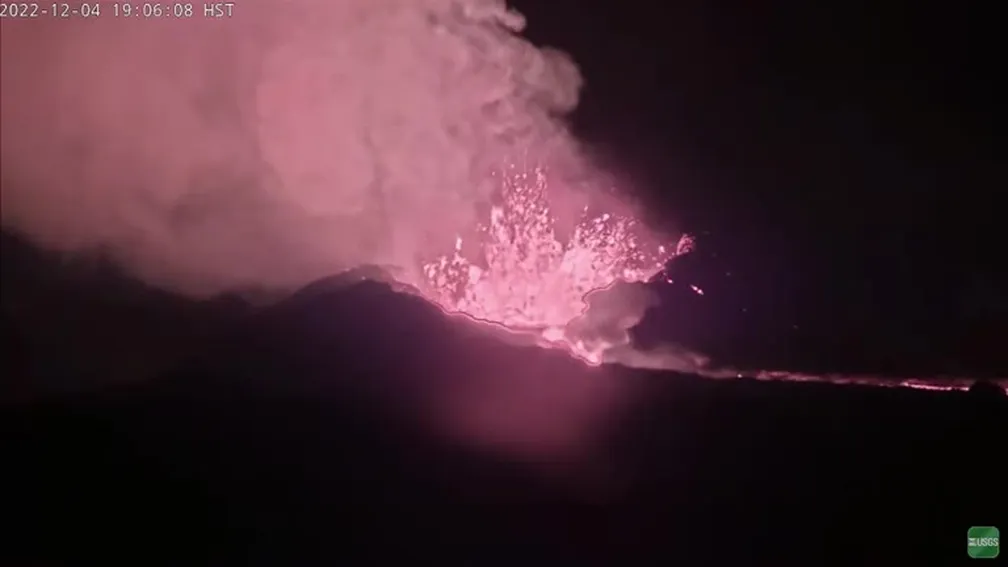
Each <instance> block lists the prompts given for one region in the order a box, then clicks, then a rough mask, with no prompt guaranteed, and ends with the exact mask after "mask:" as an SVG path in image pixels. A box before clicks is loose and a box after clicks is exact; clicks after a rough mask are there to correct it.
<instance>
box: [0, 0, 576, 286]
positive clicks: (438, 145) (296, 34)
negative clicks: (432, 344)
mask: <svg viewBox="0 0 1008 567" xmlns="http://www.w3.org/2000/svg"><path fill="white" fill-rule="evenodd" d="M265 4H266V3H247V4H240V5H237V6H235V8H234V12H233V16H232V17H231V18H225V19H204V18H202V17H200V15H197V17H194V18H192V19H190V20H186V21H151V20H143V19H130V20H125V19H122V18H120V19H116V18H115V17H113V15H112V14H111V13H108V11H109V10H110V7H109V6H105V7H104V8H105V12H106V13H103V14H102V16H101V17H100V18H91V19H89V20H75V21H59V20H35V21H13V20H5V21H4V22H3V23H2V24H0V25H2V30H0V42H2V43H0V55H2V61H0V73H2V76H0V165H2V168H0V170H2V186H0V189H2V207H0V210H2V221H3V226H4V228H5V229H8V230H13V231H16V232H19V233H21V234H23V235H25V236H27V237H28V238H30V239H31V240H33V241H34V242H35V243H37V244H39V245H40V246H42V247H45V248H48V249H52V250H57V251H61V252H69V253H76V252H93V251H96V250H97V251H100V252H102V253H104V254H107V255H108V256H110V257H111V258H112V259H114V260H115V261H116V262H117V263H119V264H120V265H121V266H122V267H124V268H125V269H126V270H128V271H129V272H130V273H131V274H133V275H134V276H136V277H139V278H141V279H143V280H145V281H147V282H149V283H152V284H155V285H158V286H160V287H165V288H168V289H171V290H174V291H178V292H182V293H186V294H189V295H193V296H208V295H213V294H216V293H220V292H223V291H234V290H247V289H271V290H281V291H285V290H292V289H295V288H297V287H300V286H302V285H304V284H306V283H308V282H310V281H313V280H315V279H317V278H319V277H323V276H326V275H329V274H332V273H335V272H339V271H342V270H346V269H350V268H353V267H355V266H359V265H364V264H382V265H391V266H394V267H396V268H398V269H400V270H402V271H403V273H404V274H405V275H404V276H403V277H404V278H409V277H410V276H411V274H412V270H414V269H415V268H416V266H417V263H418V260H419V259H420V257H423V256H425V255H426V256H429V255H431V254H440V253H443V252H446V251H448V250H450V246H451V242H452V240H453V238H454V236H455V235H456V234H458V233H461V232H464V231H466V230H468V229H470V228H471V227H473V226H475V224H476V221H477V216H478V213H479V207H480V206H481V205H482V204H484V203H485V202H486V201H487V200H488V198H489V194H490V192H491V191H492V189H493V186H492V182H493V178H492V177H491V176H490V175H489V172H490V171H491V170H492V169H494V168H498V167H501V166H502V165H504V164H505V163H507V162H508V161H510V160H513V159H516V158H519V157H520V156H525V155H534V156H535V157H536V159H539V160H552V161H553V162H554V163H556V164H560V169H561V170H563V171H564V172H565V173H563V175H568V176H571V177H572V178H575V177H577V176H583V175H586V172H587V168H586V167H585V165H584V162H583V160H582V159H581V157H580V152H579V149H578V148H577V144H576V142H575V141H574V140H573V139H572V138H571V137H570V136H569V134H568V133H567V131H566V130H565V128H564V126H563V122H562V117H563V116H564V115H565V114H566V113H569V112H570V111H571V110H573V108H574V107H575V106H576V104H577V97H578V91H579V87H580V84H581V77H580V75H579V72H578V70H577V68H576V66H575V65H574V64H573V63H572V61H571V60H570V59H569V58H568V57H567V56H565V55H564V54H563V53H560V52H557V51H553V50H549V49H540V48H537V47H535V46H533V45H532V44H530V43H529V42H527V41H525V40H524V39H522V38H521V37H520V36H519V35H518V32H520V30H521V28H522V26H523V25H524V21H523V19H522V17H521V16H520V15H518V14H516V13H514V12H512V11H509V10H508V9H507V8H506V6H505V4H504V3H503V2H500V1H496V0H353V1H345V2H321V1H312V0H296V1H287V2H277V3H269V5H268V6H267V5H265ZM556 170H557V168H556V167H554V171H556ZM573 206H574V205H572V207H573Z"/></svg>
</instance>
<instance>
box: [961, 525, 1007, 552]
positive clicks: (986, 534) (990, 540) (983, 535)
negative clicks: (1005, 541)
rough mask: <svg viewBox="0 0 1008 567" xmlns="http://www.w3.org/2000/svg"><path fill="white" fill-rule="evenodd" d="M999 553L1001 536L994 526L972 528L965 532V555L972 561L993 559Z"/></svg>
mask: <svg viewBox="0 0 1008 567" xmlns="http://www.w3.org/2000/svg"><path fill="white" fill-rule="evenodd" d="M1000 552H1001V534H1000V532H998V529H997V528H995V527H994V526H973V527H972V528H970V529H969V531H968V532H966V553H968V554H969V556H970V557H972V558H973V559H994V558H995V557H997V556H998V554H999V553H1000Z"/></svg>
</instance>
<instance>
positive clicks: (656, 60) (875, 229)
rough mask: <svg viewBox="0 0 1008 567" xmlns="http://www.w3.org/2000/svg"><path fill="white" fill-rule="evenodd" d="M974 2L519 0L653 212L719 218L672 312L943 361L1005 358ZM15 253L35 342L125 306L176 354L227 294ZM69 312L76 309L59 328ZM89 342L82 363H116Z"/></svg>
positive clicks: (991, 39) (693, 227)
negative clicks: (700, 293)
mask: <svg viewBox="0 0 1008 567" xmlns="http://www.w3.org/2000/svg"><path fill="white" fill-rule="evenodd" d="M973 4H977V3H973ZM973 4H956V5H951V4H947V5H944V6H931V5H928V4H927V3H924V4H921V3H910V2H904V1H901V2H887V3H885V4H884V5H881V4H879V3H874V2H849V1H845V2H840V1H837V0H828V1H826V2H800V1H797V0H775V1H774V2H772V3H766V2H764V3H759V5H754V4H753V3H749V2H740V1H735V2H727V1H723V0H720V1H717V2H709V1H704V2H701V1H698V0H687V1H680V2H641V1H637V0H624V1H621V2H599V1H596V2H586V1H583V0H582V1H576V0H551V1H549V2H534V1H532V0H522V1H519V2H515V5H516V6H517V8H518V9H519V10H520V11H521V12H523V13H524V14H526V15H527V17H528V20H529V27H528V30H527V35H528V36H529V37H530V38H532V39H533V40H534V41H535V42H537V43H540V44H545V45H553V46H557V47H559V48H561V49H564V50H566V51H568V52H570V53H571V54H572V55H573V56H574V58H575V60H576V61H577V62H578V64H579V66H580V67H581V69H582V72H583V74H584V76H585V79H586V88H585V90H584V93H583V99H582V103H581V106H580V107H579V109H578V110H577V112H576V114H575V115H574V117H573V122H574V128H575V130H576V131H577V132H578V133H579V134H580V135H582V136H583V137H584V138H585V139H587V140H589V141H591V142H593V143H594V144H595V145H596V149H597V151H598V152H599V153H600V155H601V156H602V157H603V158H604V159H605V160H607V161H609V162H610V163H611V164H612V165H613V166H614V167H616V168H617V169H618V170H620V171H622V172H625V173H627V174H628V175H629V176H630V177H631V178H632V179H633V180H634V181H633V184H634V188H635V190H637V191H639V192H641V194H643V195H646V196H647V198H648V200H649V201H650V202H651V203H652V204H653V205H655V211H656V212H655V216H656V217H660V218H661V219H663V220H665V221H671V222H674V223H675V224H676V225H677V226H679V227H681V228H683V229H685V230H688V231H692V232H696V233H697V234H699V235H700V236H701V240H700V251H699V253H698V254H697V255H696V257H695V258H692V259H690V260H689V261H688V262H684V264H683V265H682V266H680V267H679V268H678V269H679V270H680V271H681V272H682V274H683V276H684V278H686V279H689V281H695V282H697V283H698V284H702V286H703V287H704V288H705V289H707V290H708V294H707V296H706V297H707V298H711V299H710V300H708V301H707V302H706V304H696V302H694V304H690V305H677V306H675V308H676V309H681V310H685V312H686V313H687V314H690V315H691V316H692V317H693V319H692V322H693V324H692V326H691V328H690V329H689V330H688V332H687V331H685V330H683V329H681V328H678V329H673V330H671V331H669V332H671V333H672V334H673V335H676V336H684V335H692V338H693V339H695V340H696V341H697V342H699V343H701V344H704V345H706V347H707V348H711V349H714V350H717V349H719V348H720V349H721V350H724V349H729V350H730V349H732V348H737V347H738V345H740V344H743V343H747V342H748V343H750V346H749V347H747V350H748V351H758V350H760V349H768V352H771V354H769V355H767V357H769V358H770V359H773V358H774V357H775V356H777V357H784V356H795V355H796V353H797V352H798V351H802V352H812V351H814V352H816V353H818V354H816V355H815V356H813V358H817V359H820V362H821V359H822V358H824V357H825V358H830V357H832V359H833V360H837V359H838V357H839V358H842V357H843V356H845V354H844V353H848V354H849V353H852V352H860V351H863V350H865V349H867V348H868V346H867V345H866V344H864V343H865V342H868V343H873V345H872V346H871V348H874V349H875V351H877V352H878V353H881V354H876V355H874V357H875V359H882V358H886V352H888V350H887V349H889V348H890V346H891V345H896V346H892V348H899V349H902V350H900V352H901V353H905V354H906V356H912V355H914V353H918V354H919V353H924V352H927V353H929V356H930V358H928V362H927V364H925V366H927V365H930V368H934V369H938V370H939V371H950V370H955V369H957V368H962V369H967V370H971V369H972V370H975V371H988V372H995V373H997V372H999V371H1004V370H1008V361H1006V360H1005V359H1004V355H1003V354H1002V353H1000V349H999V348H997V347H996V345H997V344H1003V340H1002V339H1008V331H1006V329H1008V313H1006V312H1005V309H1006V307H1005V305H1006V303H1008V299H1006V296H1008V285H1006V279H1005V270H1004V264H1005V262H1004V261H1003V260H1002V258H1001V256H1003V254H1001V255H1000V256H999V248H1001V247H1002V246H1003V244H1004V243H1005V241H1006V239H1005V238H1004V236H1003V233H1002V232H1001V231H1000V230H999V229H998V221H999V220H1000V214H999V207H998V202H999V199H1000V197H1001V195H1000V193H1001V192H1002V191H1003V190H1004V188H1005V187H1006V184H1005V176H1004V167H1003V160H1002V156H1001V153H1000V151H999V150H1000V138H1001V137H1002V132H1003V130H1002V126H1003V120H1002V119H1001V116H1000V115H998V114H997V113H996V109H995V101H998V100H1003V96H1001V94H1000V93H999V90H998V87H997V86H996V83H997V81H996V75H997V70H998V67H997V65H995V61H994V60H995V53H997V52H998V51H999V50H998V49H997V46H998V45H999V44H1000V43H1001V40H1000V38H999V35H998V33H996V32H997V31H998V30H996V29H995V25H996V24H997V23H998V21H999V20H997V19H996V18H994V17H993V15H992V14H991V13H983V12H982V11H981V9H979V8H976V7H975V6H974V5H973ZM985 10H987V12H991V11H993V8H990V9H985ZM4 256H5V264H8V259H9V260H11V263H10V264H8V265H7V266H5V269H4V276H3V277H4V280H3V284H4V305H5V309H4V317H5V327H6V329H5V333H8V334H9V336H11V337H13V336H15V335H16V336H18V337H19V339H18V340H20V341H22V344H31V345H34V346H32V347H31V349H28V350H31V351H32V352H35V353H36V354H35V355H33V356H42V355H41V354H39V353H47V354H48V353H54V352H55V353H65V352H70V351H81V352H84V351H87V352H89V354H87V355H86V357H85V358H88V359H94V360H101V359H102V358H103V357H107V356H108V355H106V354H102V352H97V351H94V350H92V349H89V348H85V347H82V346H81V345H82V344H87V341H88V340H89V337H88V336H89V335H90V334H91V333H89V332H88V331H87V329H88V328H89V327H90V324H89V323H87V321H93V318H94V317H109V318H110V319H109V320H122V321H124V322H125V323H124V325H123V326H122V328H123V329H126V330H124V331H119V332H117V333H116V332H113V333H112V334H114V335H116V336H117V337H118V338H116V339H115V340H113V341H112V342H113V343H116V341H119V344H120V347H119V348H117V350H118V351H120V352H121V351H124V350H129V351H130V352H132V353H134V354H133V356H134V357H136V358H140V359H143V360H157V359H158V356H157V355H155V354H151V353H152V352H154V351H161V350H165V349H167V350H172V347H166V346H165V345H166V344H190V343H192V342H193V341H196V339H194V338H192V337H194V336H202V335H199V334H198V333H196V332H195V329H206V328H209V327H210V326H212V325H210V326H208V325H207V324H205V322H204V321H205V320H209V319H203V318H205V317H210V318H211V319H212V318H213V316H216V315H213V314H217V313H220V312H221V311H220V310H221V309H224V311H227V309H229V308H230V307H227V308H225V307H221V306H219V305H217V304H215V305H213V306H209V307H208V306H205V305H199V306H194V305H189V304H185V303H184V302H181V300H175V299H168V298H167V297H166V296H162V295H159V294H157V293H155V292H148V291H143V292H141V291H137V289H139V286H132V287H131V285H127V284H123V286H125V287H116V288H111V289H110V288H108V286H103V285H93V284H92V285H91V287H87V286H81V285H79V284H78V283H77V282H78V281H79V279H80V278H79V277H78V276H73V277H71V278H69V279H67V278H65V277H63V276H60V277H56V276H53V275H52V273H51V271H50V270H49V267H46V269H40V268H38V266H40V265H46V266H49V265H48V264H46V263H45V262H42V263H41V264H39V262H37V258H35V257H33V256H32V255H31V253H29V252H28V251H27V249H26V248H25V247H24V246H23V245H22V244H20V243H17V242H15V241H12V240H10V239H9V238H8V237H7V236H5V248H4ZM28 266H33V267H31V268H29V267H28ZM728 274H731V275H730V276H729V275H728ZM89 277H91V276H89ZM105 277H106V276H101V278H105ZM75 278H76V279H75ZM84 279H87V278H84ZM92 280H93V278H92ZM103 281H104V280H103ZM39 282H46V283H45V285H41V284H39ZM125 288H130V290H125ZM99 290H100V291H99ZM96 297H98V298H99V299H95V298H96ZM181 305H189V306H188V307H186V308H181V307H180V306H181ZM12 306H14V307H12ZM12 309H16V310H18V311H19V312H20V313H22V315H19V316H17V317H15V316H13V315H11V313H12V312H13V311H12ZM25 312H27V313H29V315H27V316H26V315H23V313H25ZM53 313H58V314H59V317H60V318H61V320H70V321H71V322H70V323H61V325H60V326H59V328H57V329H54V328H53V326H52V325H50V324H48V323H47V321H49V320H51V319H52V318H53V317H55V316H56V315H54V314H53ZM110 313H111V315H109V314H110ZM743 313H744V314H745V315H742V314H743ZM68 314H76V315H73V316H69V315H68ZM73 320H76V321H77V322H76V323H74V322H72V321H73ZM658 326H659V327H660V325H658ZM768 329H770V330H769V331H768ZM799 330H800V333H798V332H797V331H799ZM166 336H170V337H173V338H172V339H171V340H167V339H165V338H164V337H166ZM769 336H772V338H766V337H769ZM124 337H128V338H124ZM754 337H762V338H761V339H760V340H759V341H757V340H756V339H755V338H754ZM91 339H93V337H91ZM82 341H83V342H82ZM122 341H126V342H125V343H123V342H122ZM754 341H755V342H754ZM768 341H769V342H768ZM859 341H860V342H859ZM880 341H882V342H884V341H890V343H891V344H890V343H886V345H889V346H878V344H877V343H879V342H880ZM105 342H106V343H107V342H108V341H105ZM770 342H773V343H774V345H775V346H770V344H769V343H770ZM718 343H720V344H718ZM123 344H129V345H130V348H129V349H124V348H121V345H123ZM752 345H756V346H752ZM179 348H181V347H179ZM738 348H741V347H738ZM145 349H146V350H145ZM61 356H62V354H60V355H57V356H55V357H52V356H45V358H48V359H55V360H60V357H61ZM80 356H84V355H72V356H71V355H67V356H66V357H64V358H67V359H68V360H69V359H73V360H75V361H78V362H74V363H67V366H69V367H75V365H76V366H83V367H87V368H88V369H89V370H88V371H89V372H99V373H100V372H107V371H108V370H107V368H108V365H107V364H98V365H97V366H95V364H97V363H93V362H92V363H84V362H79V360H82V359H80ZM858 356H860V354H859V355H858ZM75 357H76V358H75ZM756 358H757V359H758V358H759V357H758V356H757V357H756ZM869 358H872V357H869ZM52 364H55V363H52ZM89 364H90V366H88V365H89ZM117 364H118V362H117V363H116V364H113V366H115V365H117ZM56 365H57V366H58V364H56ZM141 366H142V364H141ZM841 366H842V365H841ZM855 366H856V365H855ZM130 368H133V367H132V366H130ZM122 372H127V373H128V372H132V370H130V371H122Z"/></svg>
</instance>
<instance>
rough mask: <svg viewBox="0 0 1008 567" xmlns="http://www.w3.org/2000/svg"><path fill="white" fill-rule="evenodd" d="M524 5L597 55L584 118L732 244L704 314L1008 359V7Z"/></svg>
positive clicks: (949, 360) (664, 200)
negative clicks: (1000, 29)
mask: <svg viewBox="0 0 1008 567" xmlns="http://www.w3.org/2000/svg"><path fill="white" fill-rule="evenodd" d="M518 5H519V7H520V9H521V10H522V11H523V12H525V13H526V14H528V16H529V21H530V26H529V35H530V36H532V37H533V38H534V39H535V40H536V41H540V42H543V43H548V44H555V45H558V46H560V47H561V48H563V49H565V50H568V51H570V52H572V53H573V54H574V56H575V58H576V60H577V61H578V62H579V63H580V65H581V68H582V70H583V72H584V74H585V76H586V81H587V88H586V89H585V95H584V99H583V102H582V105H581V107H580V108H579V110H578V113H577V115H576V117H575V125H576V128H577V129H578V130H579V131H580V132H582V133H583V135H584V136H585V137H587V138H589V139H591V140H593V141H596V142H598V143H599V144H601V145H602V146H603V147H604V148H605V149H606V151H607V152H611V153H612V154H613V159H614V160H615V161H617V162H618V163H619V164H620V166H622V167H625V168H628V169H629V171H630V172H631V173H632V174H634V175H636V176H637V177H638V181H639V184H638V189H640V188H643V190H645V191H647V192H648V193H649V194H650V195H652V196H653V202H654V203H656V204H659V205H660V206H661V207H662V208H664V209H667V210H668V211H669V215H670V216H671V217H674V218H676V219H678V220H679V222H681V223H683V226H684V228H686V229H687V230H692V231H696V232H697V233H700V234H702V235H706V236H705V238H702V239H701V246H703V244H704V243H706V244H707V252H708V253H713V254H718V255H719V256H720V259H718V260H712V259H711V258H709V257H707V258H705V259H704V260H703V261H702V262H700V261H698V264H702V265H698V266H696V268H695V269H696V272H695V273H692V276H693V277H695V278H698V279H701V280H704V279H705V280H708V281H707V282H706V283H707V285H708V286H711V287H714V288H717V287H719V286H720V287H721V289H722V291H723V292H724V293H723V294H722V296H721V297H719V301H720V305H719V306H717V307H711V308H710V309H712V310H713V311H715V312H716V314H714V316H713V317H710V316H709V317H701V319H704V320H705V323H704V325H708V326H711V328H710V329H709V331H708V333H709V334H711V335H717V336H718V337H720V338H721V340H722V341H723V340H724V339H725V337H727V336H728V335H731V334H732V333H733V332H737V331H738V329H736V328H733V327H737V326H739V325H740V321H739V319H738V318H737V317H736V316H734V315H732V314H731V313H729V312H731V311H733V310H736V309H742V308H744V307H746V306H747V307H748V308H749V309H748V311H749V312H750V313H752V312H753V311H761V313H762V314H761V315H759V316H757V317H758V318H759V320H758V321H749V322H747V323H743V324H742V325H743V326H747V327H752V326H756V327H759V326H763V327H775V328H788V327H791V326H792V325H799V326H802V327H803V328H804V329H805V330H807V331H808V333H810V334H811V335H812V336H816V339H814V340H813V342H819V343H822V342H836V346H837V348H840V345H841V344H845V345H847V346H845V347H843V348H846V349H847V350H851V349H852V348H855V349H862V350H865V349H869V348H871V346H870V345H862V346H857V345H856V343H857V341H858V340H868V342H875V343H880V342H896V343H899V344H901V345H902V348H905V349H906V350H907V351H908V355H912V354H913V353H924V352H930V353H934V352H939V351H940V352H941V353H942V354H941V355H938V357H939V358H942V359H943V362H942V363H941V364H942V365H946V364H947V365H949V366H950V367H956V366H959V365H960V364H962V365H965V366H968V367H984V366H986V367H993V366H996V367H998V368H1001V369H1003V368H1004V362H1005V361H1004V359H1003V358H998V359H997V361H996V362H995V361H994V360H993V359H991V358H989V356H990V354H989V353H990V350H991V346H992V345H996V344H998V343H999V342H1003V340H1005V339H1008V321H1006V313H1005V305H1006V290H1008V280H1006V278H1005V276H1006V274H1005V269H1004V267H1005V262H1004V261H1003V259H1002V257H1003V246H1004V243H1005V242H1006V238H1005V237H1004V235H1003V232H1002V230H1001V229H1000V228H999V224H1000V223H999V221H1000V220H1001V216H1000V214H999V212H998V207H997V204H996V203H997V202H998V194H999V193H1000V192H1001V191H1002V190H1003V188H1004V187H1005V186H1006V179H1005V175H1004V167H1003V157H1002V154H1001V152H1000V148H1001V143H1000V142H1001V140H1002V138H1003V135H1002V132H1003V129H1002V126H1003V124H1004V123H1003V119H1002V117H1001V116H1000V115H999V114H998V113H997V109H996V108H995V101H997V100H1000V99H1002V98H1003V97H1002V96H1000V95H999V87H998V86H997V85H996V84H995V83H996V82H997V81H996V78H995V75H996V69H997V65H996V64H995V61H994V58H995V56H994V54H995V53H997V52H998V51H999V49H998V48H997V46H998V45H999V44H1000V43H1001V40H1000V39H998V38H999V36H998V34H997V33H996V30H995V29H994V22H995V21H996V19H995V18H993V16H992V14H990V13H987V12H985V11H984V10H985V9H982V8H980V7H979V5H978V4H976V3H970V4H963V5H956V6H955V7H952V6H949V5H942V6H939V5H929V4H920V3H911V2H887V3H885V4H879V3H875V2H836V1H832V0H830V1H827V2H815V3H808V2H798V1H789V0H777V1H775V2H772V3H761V4H760V5H758V6H756V5H752V4H751V3H743V2H726V1H716V2H695V1H686V2H674V3H659V2H637V1H628V2H619V3H583V2H573V1H570V2H563V1H561V2H550V3H548V6H547V4H546V3H537V2H519V3H518ZM574 14H576V15H574ZM708 232H709V234H707V233H708ZM701 256H703V255H701ZM729 271H731V272H733V277H734V278H735V280H734V281H733V282H730V283H728V282H726V281H725V280H724V278H723V277H722V276H723V274H724V273H725V272H729ZM743 279H744V280H745V281H744V282H742V281H740V280H743ZM693 332H694V333H696V332H699V331H697V330H696V329H694V331H693ZM808 333H803V334H808ZM742 334H743V335H746V336H749V337H751V336H752V335H753V334H752V333H749V332H748V331H747V332H744V333H742ZM841 336H844V337H847V338H840V337H841ZM868 336H871V337H872V338H871V339H865V337H868ZM858 337H860V339H859V338H858ZM787 340H789V339H785V341H787ZM791 342H792V343H793V345H792V349H791V350H794V349H799V350H806V349H805V347H797V346H795V345H798V344H802V343H801V340H799V339H798V338H797V337H796V338H794V340H793V341H791ZM852 342H853V343H854V344H853V345H852V344H851V343H852ZM809 348H811V347H809ZM827 350H829V349H827ZM882 350H885V347H883V348H882ZM981 359H983V362H981Z"/></svg>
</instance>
